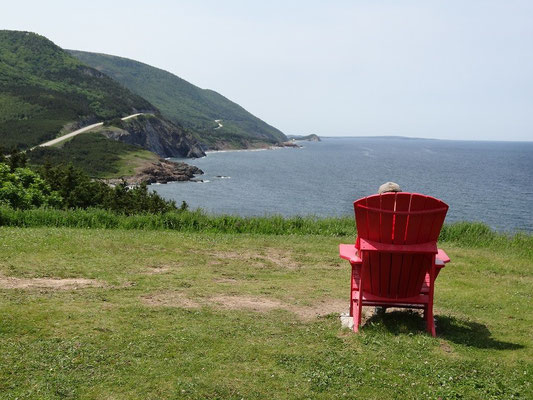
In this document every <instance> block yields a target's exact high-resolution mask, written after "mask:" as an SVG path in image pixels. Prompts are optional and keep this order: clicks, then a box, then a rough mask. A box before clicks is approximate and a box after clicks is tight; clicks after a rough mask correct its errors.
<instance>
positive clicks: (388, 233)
mask: <svg viewBox="0 0 533 400" xmlns="http://www.w3.org/2000/svg"><path fill="white" fill-rule="evenodd" d="M380 200H381V209H382V210H387V211H394V205H395V203H396V193H385V194H382V195H381V196H380ZM380 219H381V223H380V225H379V229H380V238H381V240H380V241H381V243H392V232H393V220H394V214H391V213H383V212H382V213H380Z"/></svg>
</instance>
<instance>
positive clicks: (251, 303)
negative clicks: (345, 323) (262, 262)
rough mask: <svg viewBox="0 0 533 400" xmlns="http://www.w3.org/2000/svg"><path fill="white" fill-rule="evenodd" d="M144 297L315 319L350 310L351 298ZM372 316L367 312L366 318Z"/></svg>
mask: <svg viewBox="0 0 533 400" xmlns="http://www.w3.org/2000/svg"><path fill="white" fill-rule="evenodd" d="M141 301H142V302H143V303H144V304H146V305H149V306H163V307H182V308H199V307H201V306H210V307H215V308H222V309H226V310H248V311H254V312H258V313H266V312H269V311H272V310H285V311H289V312H291V313H294V314H295V315H296V317H297V318H298V319H299V320H302V321H311V320H313V319H316V318H319V317H321V316H325V315H328V314H338V315H340V314H341V313H342V312H347V311H348V307H349V302H348V301H346V300H337V299H331V300H324V301H321V302H318V303H316V304H313V305H311V306H295V305H292V304H288V303H285V302H283V301H280V300H276V299H271V298H267V297H261V296H231V295H218V296H214V297H210V298H203V299H201V300H199V299H195V300H193V299H190V298H188V297H187V296H186V295H185V294H184V293H181V292H164V293H155V294H150V295H145V296H142V297H141ZM367 317H368V316H367V315H366V313H365V314H364V320H366V318H367Z"/></svg>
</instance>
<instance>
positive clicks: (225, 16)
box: [0, 0, 533, 141]
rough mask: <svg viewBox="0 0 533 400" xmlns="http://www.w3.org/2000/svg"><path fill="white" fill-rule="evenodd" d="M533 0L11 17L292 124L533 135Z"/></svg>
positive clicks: (58, 9)
mask: <svg viewBox="0 0 533 400" xmlns="http://www.w3.org/2000/svg"><path fill="white" fill-rule="evenodd" d="M532 17H533V3H532V2H528V1H513V0H511V1H495V0H494V1H491V0H489V1H477V0H475V1H470V2H460V1H434V2H424V1H402V2H401V3H400V2H395V1H392V0H388V1H387V0H385V1H382V2H372V1H342V0H338V1H332V2H328V4H323V3H322V2H319V1H305V2H304V1H291V2H281V1H273V2H269V3H268V4H250V2H245V1H227V2H224V3H222V4H221V3H217V2H214V1H212V0H205V1H198V2H193V1H163V0H159V1H154V2H151V3H150V5H149V6H146V3H144V2H140V1H138V0H133V1H127V2H126V1H117V2H113V3H111V2H103V1H101V0H96V1H93V2H91V3H83V4H73V2H67V1H64V0H56V1H49V2H46V3H42V2H36V1H21V2H18V3H15V4H6V5H4V7H3V12H2V14H1V15H0V28H1V29H14V30H25V31H32V32H36V33H38V34H40V35H43V36H46V37H47V38H48V39H50V40H52V41H53V42H55V43H56V44H57V45H59V46H61V47H63V48H66V49H75V50H83V51H92V52H98V53H105V54H111V55H116V56H121V57H126V58H130V59H133V60H137V61H140V62H143V63H146V64H149V65H152V66H154V67H157V68H161V69H164V70H166V71H169V72H171V73H173V74H175V75H177V76H179V77H181V78H183V79H185V80H187V81H189V82H191V83H193V84H195V85H197V86H199V87H202V88H208V89H212V90H216V91H217V92H219V93H221V94H222V95H224V96H225V97H227V98H229V99H230V100H232V101H234V102H236V103H238V104H240V105H241V106H243V107H244V108H246V109H247V110H248V111H250V112H252V113H253V114H255V115H256V116H258V117H259V118H261V119H263V120H264V121H266V122H267V123H269V124H271V125H273V126H275V127H276V128H279V129H280V130H282V131H283V132H284V133H286V134H289V135H291V134H296V135H306V134H310V133H315V134H318V135H320V136H327V137H343V136H353V137H357V136H403V137H416V138H430V139H431V138H434V139H452V140H457V139H461V140H501V141H509V140H512V141H531V140H533V113H532V112H531V110H533V96H532V93H533V90H532V89H533V77H532V76H531V70H533V54H532V52H531V50H530V47H531V43H532V42H533V40H532V39H533V24H532V23H531V21H532V19H533V18H532Z"/></svg>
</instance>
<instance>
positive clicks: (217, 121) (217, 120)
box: [215, 119, 224, 130]
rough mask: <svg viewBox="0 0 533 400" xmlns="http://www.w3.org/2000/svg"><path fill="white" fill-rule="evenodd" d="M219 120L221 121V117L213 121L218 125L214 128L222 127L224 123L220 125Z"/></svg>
mask: <svg viewBox="0 0 533 400" xmlns="http://www.w3.org/2000/svg"><path fill="white" fill-rule="evenodd" d="M220 121H222V120H221V119H215V122H216V123H217V124H218V126H217V127H216V128H215V130H216V129H220V128H223V127H224V125H222V124H221V123H220Z"/></svg>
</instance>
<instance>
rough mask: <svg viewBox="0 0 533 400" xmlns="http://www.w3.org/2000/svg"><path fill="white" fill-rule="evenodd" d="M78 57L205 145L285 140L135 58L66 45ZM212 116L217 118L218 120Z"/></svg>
mask: <svg viewBox="0 0 533 400" xmlns="http://www.w3.org/2000/svg"><path fill="white" fill-rule="evenodd" d="M69 52H70V53H71V54H72V55H74V56H75V57H77V58H78V59H79V60H81V61H82V62H84V63H86V64H87V65H90V66H92V67H94V68H96V69H97V70H99V71H101V72H104V73H105V74H107V75H109V76H111V77H112V78H113V79H115V80H117V81H118V82H120V83H122V84H123V85H124V86H126V87H127V88H128V89H130V90H131V91H133V92H134V93H137V94H139V95H142V96H143V97H144V98H146V99H147V100H148V101H150V102H151V103H152V104H154V105H155V106H156V107H158V108H159V109H160V111H161V113H162V114H163V116H165V117H166V118H168V119H170V120H171V121H173V122H175V123H179V124H182V125H183V126H185V127H187V128H190V129H191V130H192V131H193V133H194V134H195V135H196V137H197V138H198V139H199V140H200V141H201V142H202V143H203V144H204V145H206V147H207V148H211V149H223V148H246V147H256V146H261V145H264V144H274V143H278V142H282V141H286V140H287V138H286V136H285V135H284V134H283V133H282V132H281V131H279V130H278V129H276V128H274V127H272V126H270V125H268V124H267V123H265V122H264V121H262V120H260V119H259V118H257V117H255V116H254V115H252V114H250V113H249V112H248V111H246V110H245V109H244V108H242V107H241V106H239V105H238V104H236V103H234V102H232V101H230V100H228V99H227V98H225V97H224V96H222V95H220V94H219V93H217V92H215V91H212V90H208V89H201V88H199V87H197V86H194V85H192V84H190V83H189V82H187V81H185V80H183V79H181V78H179V77H177V76H175V75H173V74H171V73H169V72H166V71H163V70H161V69H158V68H155V67H152V66H149V65H147V64H143V63H141V62H138V61H134V60H130V59H126V58H122V57H117V56H110V55H105V54H97V53H89V52H84V51H76V50H69ZM215 120H220V122H221V125H222V126H220V124H219V123H217V122H216V121H215Z"/></svg>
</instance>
